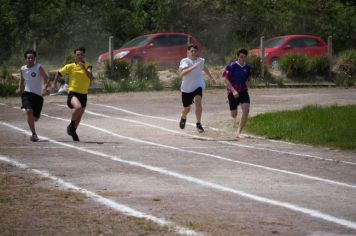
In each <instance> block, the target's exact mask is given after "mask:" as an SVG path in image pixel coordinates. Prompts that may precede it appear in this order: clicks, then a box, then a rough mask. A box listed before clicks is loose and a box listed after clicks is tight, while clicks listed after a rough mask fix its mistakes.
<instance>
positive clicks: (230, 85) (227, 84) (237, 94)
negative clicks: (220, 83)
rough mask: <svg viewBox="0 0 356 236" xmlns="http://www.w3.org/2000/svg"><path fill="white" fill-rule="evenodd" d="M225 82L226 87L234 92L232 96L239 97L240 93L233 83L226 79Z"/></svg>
mask: <svg viewBox="0 0 356 236" xmlns="http://www.w3.org/2000/svg"><path fill="white" fill-rule="evenodd" d="M224 80H225V84H226V87H227V88H228V89H229V90H230V91H232V94H233V95H234V96H235V97H238V96H239V93H238V92H237V91H236V89H235V88H234V87H233V86H232V84H231V82H230V80H229V79H227V78H225V77H224Z"/></svg>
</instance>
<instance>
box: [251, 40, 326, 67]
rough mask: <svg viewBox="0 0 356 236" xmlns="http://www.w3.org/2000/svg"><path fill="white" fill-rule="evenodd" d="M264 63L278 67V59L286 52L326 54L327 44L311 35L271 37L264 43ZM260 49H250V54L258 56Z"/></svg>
mask: <svg viewBox="0 0 356 236" xmlns="http://www.w3.org/2000/svg"><path fill="white" fill-rule="evenodd" d="M264 45H265V63H266V64H267V65H270V66H271V67H272V69H278V66H279V59H280V58H282V57H283V56H284V55H286V54H304V55H307V56H309V57H313V56H319V55H325V56H326V55H327V54H328V45H327V44H326V43H325V42H324V41H323V40H322V39H321V38H320V37H316V36H311V35H286V36H279V37H274V38H271V39H269V40H267V41H265V43H264ZM260 54H261V50H260V49H252V50H250V55H255V56H260Z"/></svg>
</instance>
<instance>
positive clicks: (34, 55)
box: [23, 49, 37, 59]
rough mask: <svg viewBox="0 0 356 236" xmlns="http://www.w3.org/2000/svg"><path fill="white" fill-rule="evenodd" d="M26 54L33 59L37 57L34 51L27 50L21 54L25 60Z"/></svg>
mask: <svg viewBox="0 0 356 236" xmlns="http://www.w3.org/2000/svg"><path fill="white" fill-rule="evenodd" d="M27 54H32V55H33V57H35V58H36V56H37V53H36V51H35V50H32V49H27V50H26V51H25V53H24V54H23V56H24V58H25V59H26V58H27Z"/></svg>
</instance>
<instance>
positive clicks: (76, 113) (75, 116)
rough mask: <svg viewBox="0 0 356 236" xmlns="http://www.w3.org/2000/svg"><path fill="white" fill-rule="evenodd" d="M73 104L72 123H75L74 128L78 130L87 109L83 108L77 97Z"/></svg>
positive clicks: (74, 98)
mask: <svg viewBox="0 0 356 236" xmlns="http://www.w3.org/2000/svg"><path fill="white" fill-rule="evenodd" d="M71 104H72V106H73V112H72V121H74V122H75V123H74V128H77V127H78V126H79V123H80V120H81V119H82V116H83V114H84V111H85V108H82V105H81V103H80V101H79V100H78V98H76V97H72V100H71Z"/></svg>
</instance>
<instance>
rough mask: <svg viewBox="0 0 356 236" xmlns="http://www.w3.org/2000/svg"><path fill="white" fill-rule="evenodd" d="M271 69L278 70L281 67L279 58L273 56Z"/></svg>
mask: <svg viewBox="0 0 356 236" xmlns="http://www.w3.org/2000/svg"><path fill="white" fill-rule="evenodd" d="M271 69H272V70H278V69H279V58H276V57H275V58H273V59H272V60H271Z"/></svg>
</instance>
